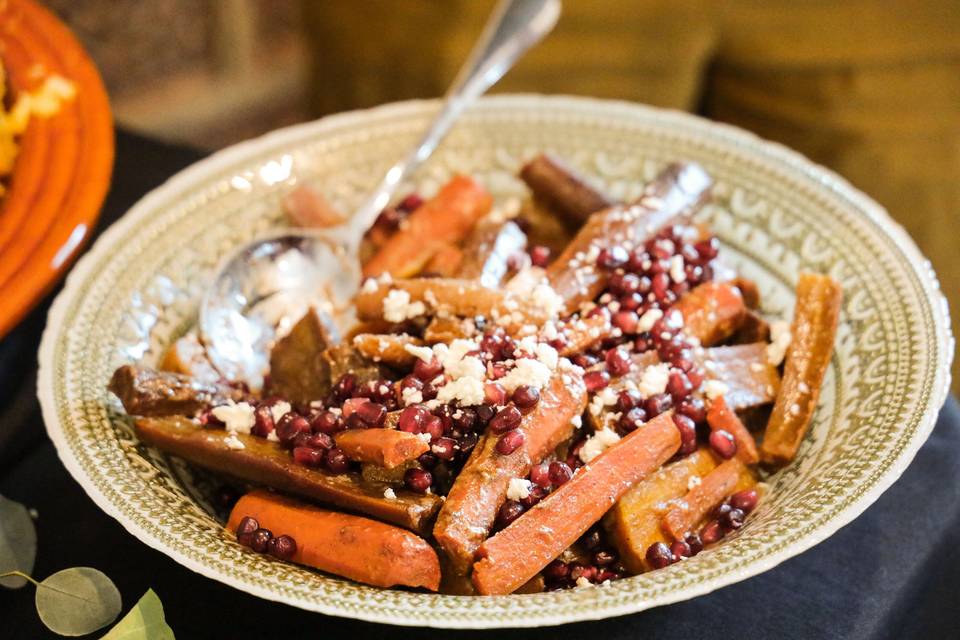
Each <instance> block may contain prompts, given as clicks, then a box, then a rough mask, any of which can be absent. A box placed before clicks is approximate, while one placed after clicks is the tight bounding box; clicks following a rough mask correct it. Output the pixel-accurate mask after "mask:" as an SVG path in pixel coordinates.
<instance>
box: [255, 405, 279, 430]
mask: <svg viewBox="0 0 960 640" xmlns="http://www.w3.org/2000/svg"><path fill="white" fill-rule="evenodd" d="M273 428H274V423H273V412H271V411H270V407H269V406H267V405H265V404H261V405H260V406H259V407H257V408H256V409H255V410H254V411H253V428H252V429H251V430H250V433H252V434H253V435H255V436H259V437H261V438H266V437H267V436H268V435H270V433H271V432H272V431H273Z"/></svg>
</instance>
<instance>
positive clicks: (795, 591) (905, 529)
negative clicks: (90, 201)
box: [0, 132, 960, 640]
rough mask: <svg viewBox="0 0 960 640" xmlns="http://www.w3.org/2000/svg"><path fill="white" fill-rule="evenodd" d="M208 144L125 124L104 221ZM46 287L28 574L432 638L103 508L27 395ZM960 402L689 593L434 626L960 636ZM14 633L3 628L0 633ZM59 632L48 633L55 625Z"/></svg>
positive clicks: (0, 404)
mask: <svg viewBox="0 0 960 640" xmlns="http://www.w3.org/2000/svg"><path fill="white" fill-rule="evenodd" d="M200 157H201V154H200V153H198V152H196V151H193V150H191V149H185V148H178V147H172V146H168V145H163V144H160V143H157V142H154V141H151V140H148V139H145V138H142V137H138V136H135V135H132V134H128V133H124V132H119V133H118V138H117V160H116V168H115V173H114V179H113V187H112V190H111V193H110V195H109V197H108V199H107V203H106V205H105V208H104V212H103V217H102V219H101V222H100V224H99V226H98V228H97V232H100V231H102V230H103V229H104V228H105V227H106V226H107V225H109V224H110V223H111V222H113V221H114V220H116V219H117V218H119V217H120V216H121V215H123V213H124V212H125V211H126V210H127V209H128V208H129V207H130V206H131V205H132V204H133V203H134V202H135V201H136V200H137V199H138V198H140V196H142V195H143V194H144V193H146V192H147V191H148V190H150V189H151V188H153V187H154V186H156V185H158V184H160V183H161V182H163V180H164V179H166V178H167V177H169V176H170V175H172V174H173V173H175V172H176V171H177V170H179V169H181V168H182V167H184V166H186V165H187V164H189V163H191V162H193V161H195V160H197V159H199V158H200ZM49 302H50V299H47V300H46V301H45V302H44V303H43V304H42V305H41V306H40V307H38V308H37V309H36V310H35V311H34V312H33V313H32V314H31V315H30V316H29V317H28V318H27V319H26V320H25V321H24V322H23V323H22V324H21V325H20V326H19V327H17V328H16V329H15V330H14V331H13V332H12V333H11V334H10V335H9V336H8V337H7V338H6V339H4V340H3V341H2V342H0V494H3V495H5V496H7V497H10V498H12V499H14V500H17V501H19V502H22V503H24V504H26V505H27V506H28V507H31V508H34V509H36V510H37V512H38V514H39V519H38V522H37V530H38V536H39V550H38V557H37V565H36V569H35V571H34V575H35V576H36V577H38V578H43V577H46V576H47V575H49V574H51V573H54V572H56V571H58V570H60V569H64V568H67V567H73V566H90V567H95V568H97V569H100V570H101V571H103V572H105V573H106V574H107V575H109V576H110V577H111V578H112V579H113V580H114V582H115V583H116V584H117V587H118V588H119V589H120V592H121V594H122V596H123V602H124V609H125V610H126V609H128V608H129V607H130V606H131V605H133V604H134V603H135V602H136V601H137V599H139V597H140V596H141V595H142V594H143V593H144V592H145V591H146V590H147V589H148V588H152V589H154V591H156V592H157V594H158V595H159V596H160V598H161V600H162V601H163V603H164V607H165V610H166V617H167V621H168V623H169V624H170V626H171V627H172V628H173V630H174V632H175V633H176V634H177V636H178V637H179V638H181V639H183V638H225V637H229V638H268V637H269V638H273V637H276V638H307V637H318V636H321V635H322V636H324V637H352V638H382V637H392V636H394V635H395V634H397V633H398V632H399V633H400V635H401V636H402V637H404V638H420V637H424V638H426V637H430V638H436V637H437V634H438V632H437V631H436V630H430V629H403V630H399V629H397V628H394V627H388V626H382V625H376V624H371V623H365V622H357V621H353V620H346V619H340V618H331V617H327V616H322V615H319V614H314V613H309V612H305V611H301V610H298V609H294V608H291V607H287V606H284V605H280V604H276V603H272V602H267V601H265V600H260V599H257V598H255V597H253V596H250V595H247V594H245V593H242V592H240V591H237V590H235V589H232V588H230V587H228V586H226V585H223V584H220V583H218V582H214V581H212V580H208V579H206V578H203V577H201V576H199V575H197V574H194V573H192V572H190V571H189V570H187V569H186V568H184V567H182V566H180V565H179V564H177V563H175V562H173V561H172V560H170V559H169V558H167V557H166V556H164V555H163V554H161V553H159V552H158V551H154V550H153V549H150V548H148V547H147V546H146V545H144V544H142V543H141V542H140V541H139V540H137V539H136V538H134V537H133V536H131V535H130V534H128V533H127V532H126V531H125V530H124V529H123V528H122V527H121V526H120V525H119V524H117V523H116V522H115V521H114V520H112V519H111V518H110V517H108V516H107V515H105V514H104V513H102V512H101V511H100V510H99V509H98V508H97V507H96V506H95V505H94V504H93V502H91V501H90V499H89V498H88V497H87V496H86V494H85V493H84V492H83V491H82V490H81V489H80V487H79V486H78V485H77V484H76V483H75V482H74V481H73V479H72V478H71V477H70V476H69V475H68V474H67V472H66V470H65V469H64V468H63V466H62V465H61V464H60V461H59V460H58V458H57V455H56V452H55V451H54V449H53V445H52V444H51V443H50V441H49V440H48V439H47V438H46V434H45V431H44V429H43V421H42V419H41V416H40V407H39V405H38V403H37V401H36V350H37V347H38V344H39V340H40V334H41V332H42V330H43V326H44V323H45V319H46V313H47V308H48V306H49ZM957 452H960V408H958V405H957V403H956V401H955V400H953V399H952V398H951V399H950V400H949V401H948V402H947V405H946V406H945V407H944V409H943V411H942V412H941V415H940V419H939V421H938V422H937V426H936V428H935V430H934V432H933V434H932V435H931V437H930V440H929V441H928V442H927V443H926V444H925V445H924V446H923V448H922V449H921V450H920V452H919V453H918V454H917V457H916V459H915V460H914V461H913V463H912V464H911V465H910V467H909V468H908V469H907V471H906V473H905V474H904V475H903V477H902V478H901V479H900V480H899V481H898V482H897V483H896V484H894V486H893V487H891V488H890V490H888V491H887V492H886V493H885V494H884V495H883V496H882V497H881V498H880V499H879V500H878V501H877V503H876V504H874V505H873V506H872V507H870V508H869V509H868V510H867V511H866V512H865V513H864V514H863V515H861V516H860V517H859V518H858V519H857V520H856V521H854V522H853V523H851V524H850V525H848V526H846V527H844V528H843V529H841V530H840V531H839V532H837V533H836V534H835V535H834V536H832V537H831V538H830V539H828V540H827V541H825V542H823V543H821V544H820V545H818V546H816V547H815V548H813V549H811V550H810V551H808V552H806V553H804V554H802V555H800V556H798V557H796V558H793V559H791V560H788V561H787V562H784V563H783V564H782V565H780V566H779V567H776V568H775V569H773V570H771V571H768V572H766V573H764V574H762V575H760V576H757V577H754V578H751V579H749V580H747V581H745V582H741V583H739V584H736V585H733V586H730V587H727V588H725V589H721V590H719V591H717V592H715V593H712V594H710V595H707V596H703V597H700V598H697V599H695V600H692V601H689V602H683V603H679V604H675V605H671V606H667V607H660V608H658V609H653V610H650V611H646V612H643V613H639V614H635V615H631V616H624V617H620V618H614V619H610V620H605V621H598V622H586V623H579V624H573V625H567V626H565V627H559V628H556V627H552V628H545V629H539V630H509V631H495V632H486V633H484V632H440V633H442V637H444V638H458V637H477V636H481V635H486V636H489V637H493V636H494V635H496V637H498V638H514V637H516V638H521V637H522V638H539V637H543V638H547V637H550V638H554V639H556V638H564V637H570V638H574V637H585V636H591V635H592V634H594V633H596V634H602V635H603V636H604V637H605V638H609V639H615V638H641V637H642V638H683V639H690V638H723V639H724V640H727V639H729V638H730V637H744V638H747V637H756V638H864V639H867V638H870V639H874V638H914V637H915V638H957V637H960V456H957ZM0 621H2V622H0V623H2V629H3V630H2V632H0V635H4V636H5V637H8V638H44V637H50V636H52V634H50V633H49V632H47V631H46V630H45V628H44V627H43V626H42V625H41V623H40V622H39V620H38V618H37V615H36V612H35V610H34V606H33V589H32V588H29V587H28V588H24V589H21V590H18V591H4V590H2V589H0ZM5 634H12V635H5ZM53 637H55V636H53Z"/></svg>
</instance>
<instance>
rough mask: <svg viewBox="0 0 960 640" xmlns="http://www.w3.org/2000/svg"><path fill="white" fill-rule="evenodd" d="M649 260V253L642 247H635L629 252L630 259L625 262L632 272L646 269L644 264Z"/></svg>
mask: <svg viewBox="0 0 960 640" xmlns="http://www.w3.org/2000/svg"><path fill="white" fill-rule="evenodd" d="M649 261H650V254H649V253H647V252H646V251H644V250H643V249H635V250H634V251H633V252H632V253H631V254H630V260H629V261H628V262H627V269H629V270H630V271H632V272H633V273H637V274H639V273H643V272H644V271H646V268H645V266H644V265H646V264H647V263H648V262H649Z"/></svg>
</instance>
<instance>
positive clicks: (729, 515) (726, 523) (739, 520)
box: [720, 509, 747, 531]
mask: <svg viewBox="0 0 960 640" xmlns="http://www.w3.org/2000/svg"><path fill="white" fill-rule="evenodd" d="M746 515H747V514H745V513H744V512H743V511H741V510H740V509H730V511H727V512H726V513H725V514H723V515H722V516H720V526H721V527H723V528H724V529H725V530H727V531H735V530H737V529H739V528H740V527H742V526H743V520H744V518H746Z"/></svg>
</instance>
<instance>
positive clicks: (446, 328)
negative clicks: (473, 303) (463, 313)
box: [423, 316, 477, 344]
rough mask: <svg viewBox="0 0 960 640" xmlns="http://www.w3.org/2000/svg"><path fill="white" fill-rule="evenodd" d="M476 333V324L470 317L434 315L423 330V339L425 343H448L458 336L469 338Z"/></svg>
mask: <svg viewBox="0 0 960 640" xmlns="http://www.w3.org/2000/svg"><path fill="white" fill-rule="evenodd" d="M476 333H477V325H476V323H474V321H473V320H472V319H471V318H453V317H450V316H444V317H440V316H435V317H434V318H432V319H431V320H430V324H428V325H427V326H426V328H425V329H424V330H423V341H424V342H426V343H427V344H436V343H438V342H444V343H449V342H453V341H454V340H456V339H458V338H469V337H470V336H473V335H476Z"/></svg>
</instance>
